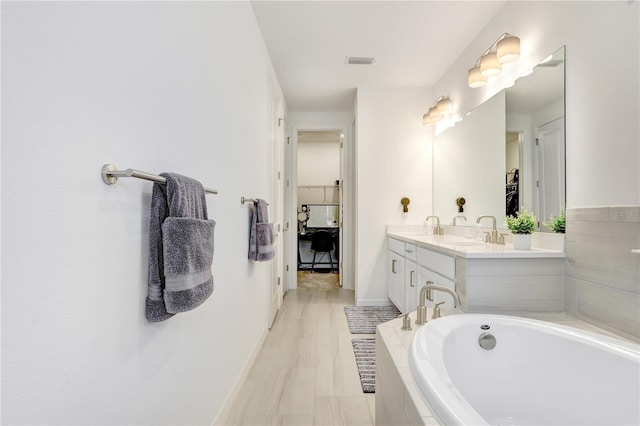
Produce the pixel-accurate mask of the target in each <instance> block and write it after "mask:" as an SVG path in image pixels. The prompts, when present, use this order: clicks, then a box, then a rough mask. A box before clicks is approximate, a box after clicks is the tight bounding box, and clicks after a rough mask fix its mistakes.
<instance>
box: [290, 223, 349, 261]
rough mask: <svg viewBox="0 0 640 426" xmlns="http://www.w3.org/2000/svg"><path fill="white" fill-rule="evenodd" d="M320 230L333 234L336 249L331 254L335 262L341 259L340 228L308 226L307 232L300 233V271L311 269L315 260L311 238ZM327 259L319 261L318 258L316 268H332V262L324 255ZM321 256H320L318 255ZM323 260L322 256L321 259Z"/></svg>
mask: <svg viewBox="0 0 640 426" xmlns="http://www.w3.org/2000/svg"><path fill="white" fill-rule="evenodd" d="M318 231H328V232H329V233H331V235H332V236H333V239H334V241H333V246H334V249H333V250H332V251H331V256H332V257H333V260H334V262H335V263H337V262H339V261H340V253H339V252H340V251H339V247H340V229H339V228H307V230H306V232H305V233H301V232H299V233H298V271H309V270H311V265H312V263H313V262H312V261H313V252H312V251H311V239H312V238H313V234H315V233H316V232H318ZM324 256H325V258H326V261H323V262H318V261H317V260H318V259H317V258H316V269H331V268H332V266H331V262H330V261H329V259H328V256H327V255H326V254H325V255H324ZM318 257H320V256H318ZM320 260H322V258H321V259H320Z"/></svg>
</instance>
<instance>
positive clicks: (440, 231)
mask: <svg viewBox="0 0 640 426" xmlns="http://www.w3.org/2000/svg"><path fill="white" fill-rule="evenodd" d="M431 218H433V219H435V220H436V226H435V227H434V228H433V235H444V229H442V227H441V226H440V218H439V217H438V216H428V217H427V218H426V219H425V220H424V221H425V222H428V221H429V219H431Z"/></svg>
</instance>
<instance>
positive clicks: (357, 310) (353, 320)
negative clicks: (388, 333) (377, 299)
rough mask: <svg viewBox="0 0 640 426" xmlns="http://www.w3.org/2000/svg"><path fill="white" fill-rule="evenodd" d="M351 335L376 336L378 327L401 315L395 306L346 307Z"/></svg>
mask: <svg viewBox="0 0 640 426" xmlns="http://www.w3.org/2000/svg"><path fill="white" fill-rule="evenodd" d="M344 313H345V315H346V316H347V323H348V324H349V331H351V334H376V326H377V325H378V324H382V323H383V322H387V321H391V320H392V319H395V318H397V317H398V315H400V313H401V312H400V311H399V310H398V309H397V308H396V307H395V306H345V307H344Z"/></svg>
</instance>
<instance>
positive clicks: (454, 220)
mask: <svg viewBox="0 0 640 426" xmlns="http://www.w3.org/2000/svg"><path fill="white" fill-rule="evenodd" d="M456 219H464V221H465V222H466V221H467V217H466V216H463V215H461V214H459V215H458V216H456V217H454V218H453V226H456Z"/></svg>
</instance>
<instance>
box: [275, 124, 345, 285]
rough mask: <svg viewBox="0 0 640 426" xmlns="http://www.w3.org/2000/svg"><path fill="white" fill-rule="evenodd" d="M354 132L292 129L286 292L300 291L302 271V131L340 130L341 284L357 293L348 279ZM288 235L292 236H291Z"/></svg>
mask: <svg viewBox="0 0 640 426" xmlns="http://www.w3.org/2000/svg"><path fill="white" fill-rule="evenodd" d="M349 130H350V129H349V128H348V127H346V126H345V125H344V124H303V125H299V124H298V125H295V126H292V128H291V132H290V134H291V136H290V137H289V144H288V146H287V149H285V160H284V161H285V163H286V164H287V167H286V168H285V169H286V170H288V171H289V173H288V174H287V175H286V176H285V179H284V182H283V184H284V203H283V205H285V206H288V207H289V209H288V211H285V212H284V221H285V228H287V226H288V230H289V231H288V232H287V233H285V240H284V244H285V247H284V253H286V258H285V259H283V261H284V264H285V265H288V266H289V268H288V270H286V267H285V268H284V274H285V275H286V276H287V278H286V279H285V280H284V282H285V284H286V285H285V286H284V289H283V290H284V291H288V290H293V289H295V288H297V270H298V261H297V255H298V250H297V244H298V234H297V227H298V222H297V220H298V219H297V214H298V212H297V206H298V191H297V188H298V172H297V170H298V132H300V131H340V132H341V133H342V135H343V138H342V147H341V150H340V165H341V174H342V176H341V179H340V180H341V184H340V191H341V194H340V195H341V197H340V198H341V200H342V206H341V217H340V222H341V228H340V262H339V269H340V285H341V286H342V287H343V288H346V289H351V290H354V289H355V287H354V281H353V280H350V279H348V277H350V276H351V274H352V270H353V265H354V259H353V258H352V256H351V252H352V250H351V248H350V245H351V244H352V242H353V241H354V238H353V236H352V235H351V234H352V233H353V232H354V230H353V229H351V228H352V227H351V226H350V219H351V215H352V214H353V213H352V212H353V206H352V203H351V199H352V198H353V197H352V196H351V192H352V188H353V182H352V179H351V176H350V173H349V172H350V167H349V165H350V164H351V162H350V161H349V156H348V154H347V153H348V152H349V151H350V149H349V147H350V145H351V137H350V131H349ZM287 234H288V235H287Z"/></svg>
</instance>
